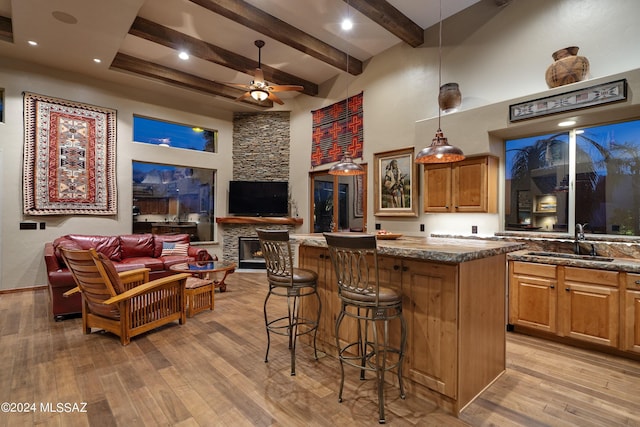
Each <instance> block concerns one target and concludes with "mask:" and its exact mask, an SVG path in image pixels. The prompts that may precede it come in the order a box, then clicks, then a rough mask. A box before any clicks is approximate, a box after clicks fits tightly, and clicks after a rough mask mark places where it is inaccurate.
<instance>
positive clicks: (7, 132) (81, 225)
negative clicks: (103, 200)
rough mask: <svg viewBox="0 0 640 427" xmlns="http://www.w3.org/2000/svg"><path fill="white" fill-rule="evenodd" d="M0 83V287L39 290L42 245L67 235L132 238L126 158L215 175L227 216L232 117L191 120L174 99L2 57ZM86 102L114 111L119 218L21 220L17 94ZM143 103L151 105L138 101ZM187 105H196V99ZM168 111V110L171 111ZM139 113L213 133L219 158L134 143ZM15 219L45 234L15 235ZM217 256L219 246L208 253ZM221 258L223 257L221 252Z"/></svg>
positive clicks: (211, 114) (19, 104)
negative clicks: (1, 93) (0, 105)
mask: <svg viewBox="0 0 640 427" xmlns="http://www.w3.org/2000/svg"><path fill="white" fill-rule="evenodd" d="M0 84H2V87H3V88H4V89H5V123H2V124H0V144H1V146H2V150H3V156H2V158H1V159H0V160H1V161H2V163H1V176H0V182H3V186H2V203H1V204H0V209H1V212H0V219H2V223H1V226H0V237H2V241H1V244H0V254H1V255H2V258H1V263H0V289H13V288H22V287H30V286H35V285H45V284H46V283H47V278H46V270H45V265H44V261H43V249H44V243H45V242H48V241H52V240H53V239H55V238H56V237H59V236H62V235H64V234H69V233H78V234H105V235H109V234H127V233H131V227H132V215H131V198H132V176H131V173H132V170H131V162H132V160H144V161H148V162H157V163H171V164H179V165H185V166H194V167H201V168H210V169H217V171H218V172H217V180H218V183H219V184H218V188H217V191H216V195H215V197H216V200H215V203H216V206H218V207H219V208H220V209H223V210H225V211H226V189H227V182H228V181H229V180H230V179H231V176H232V170H231V167H229V165H230V164H231V163H232V162H231V144H232V140H231V138H232V130H233V128H232V122H231V120H232V113H230V112H215V111H214V112H211V111H208V113H209V114H208V115H204V114H195V113H192V112H189V111H192V110H193V109H194V108H193V105H189V103H185V102H183V101H180V100H179V99H166V100H162V99H154V95H153V94H141V93H137V91H136V90H135V89H132V88H122V87H119V86H117V85H114V84H110V83H104V82H99V81H95V80H90V79H85V78H83V77H81V76H74V75H70V74H69V73H66V72H56V71H55V70H50V69H43V68H42V67H39V66H34V65H29V64H26V63H21V62H18V61H9V60H6V59H2V62H1V63H0ZM23 91H28V92H35V93H41V94H46V95H48V96H53V97H58V98H63V99H69V100H73V101H77V102H85V103H89V104H93V105H98V106H103V107H108V108H114V109H116V110H117V118H118V120H117V186H118V187H117V188H118V215H117V216H115V217H111V216H108V217H101V216H90V215H87V216H82V215H74V216H38V217H33V216H24V215H23V214H22V161H23V156H22V152H23V143H24V142H23V99H22V92H23ZM145 97H146V98H148V99H152V100H154V103H150V102H143V101H141V100H140V99H143V98H145ZM191 104H197V103H196V102H195V101H194V102H192V103H191ZM167 105H173V108H171V107H168V106H167ZM134 114H139V115H144V116H149V117H154V118H159V119H166V120H171V121H174V122H178V123H185V124H194V125H199V126H202V127H205V128H208V129H216V130H218V131H219V141H218V148H219V152H218V153H203V152H196V151H190V150H180V149H170V148H165V147H159V146H152V145H149V144H141V143H135V142H133V141H132V136H133V129H132V123H133V115H134ZM21 221H37V222H46V229H45V230H40V229H38V230H19V223H20V222H21ZM206 248H207V249H208V250H209V251H210V252H211V253H217V251H218V247H217V246H210V247H206ZM220 255H221V254H220Z"/></svg>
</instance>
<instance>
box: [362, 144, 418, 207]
mask: <svg viewBox="0 0 640 427" xmlns="http://www.w3.org/2000/svg"><path fill="white" fill-rule="evenodd" d="M413 159H414V148H413V147H410V148H402V149H399V150H393V151H385V152H383V153H375V154H374V155H373V161H374V172H373V177H374V189H373V190H374V202H375V203H374V213H373V214H374V215H375V216H407V217H417V216H418V166H417V164H416V163H415V162H414V161H413Z"/></svg>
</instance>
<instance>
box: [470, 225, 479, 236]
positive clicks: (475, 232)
mask: <svg viewBox="0 0 640 427" xmlns="http://www.w3.org/2000/svg"><path fill="white" fill-rule="evenodd" d="M471 234H478V226H477V225H472V226H471Z"/></svg>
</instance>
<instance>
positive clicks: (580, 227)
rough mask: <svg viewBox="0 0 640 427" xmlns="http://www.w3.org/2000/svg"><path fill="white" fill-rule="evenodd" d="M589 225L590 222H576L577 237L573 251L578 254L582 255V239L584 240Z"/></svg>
mask: <svg viewBox="0 0 640 427" xmlns="http://www.w3.org/2000/svg"><path fill="white" fill-rule="evenodd" d="M587 225H588V223H586V222H585V223H584V224H576V237H575V243H574V248H573V252H574V253H575V254H577V255H580V241H581V240H584V228H585V227H586V226H587Z"/></svg>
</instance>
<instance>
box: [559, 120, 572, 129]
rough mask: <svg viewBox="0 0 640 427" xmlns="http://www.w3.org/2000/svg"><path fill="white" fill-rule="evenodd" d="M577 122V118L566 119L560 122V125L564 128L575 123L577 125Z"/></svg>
mask: <svg viewBox="0 0 640 427" xmlns="http://www.w3.org/2000/svg"><path fill="white" fill-rule="evenodd" d="M575 124H576V121H575V120H566V121H564V122H560V123H558V126H560V127H563V128H564V127H567V126H573V125H575Z"/></svg>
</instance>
